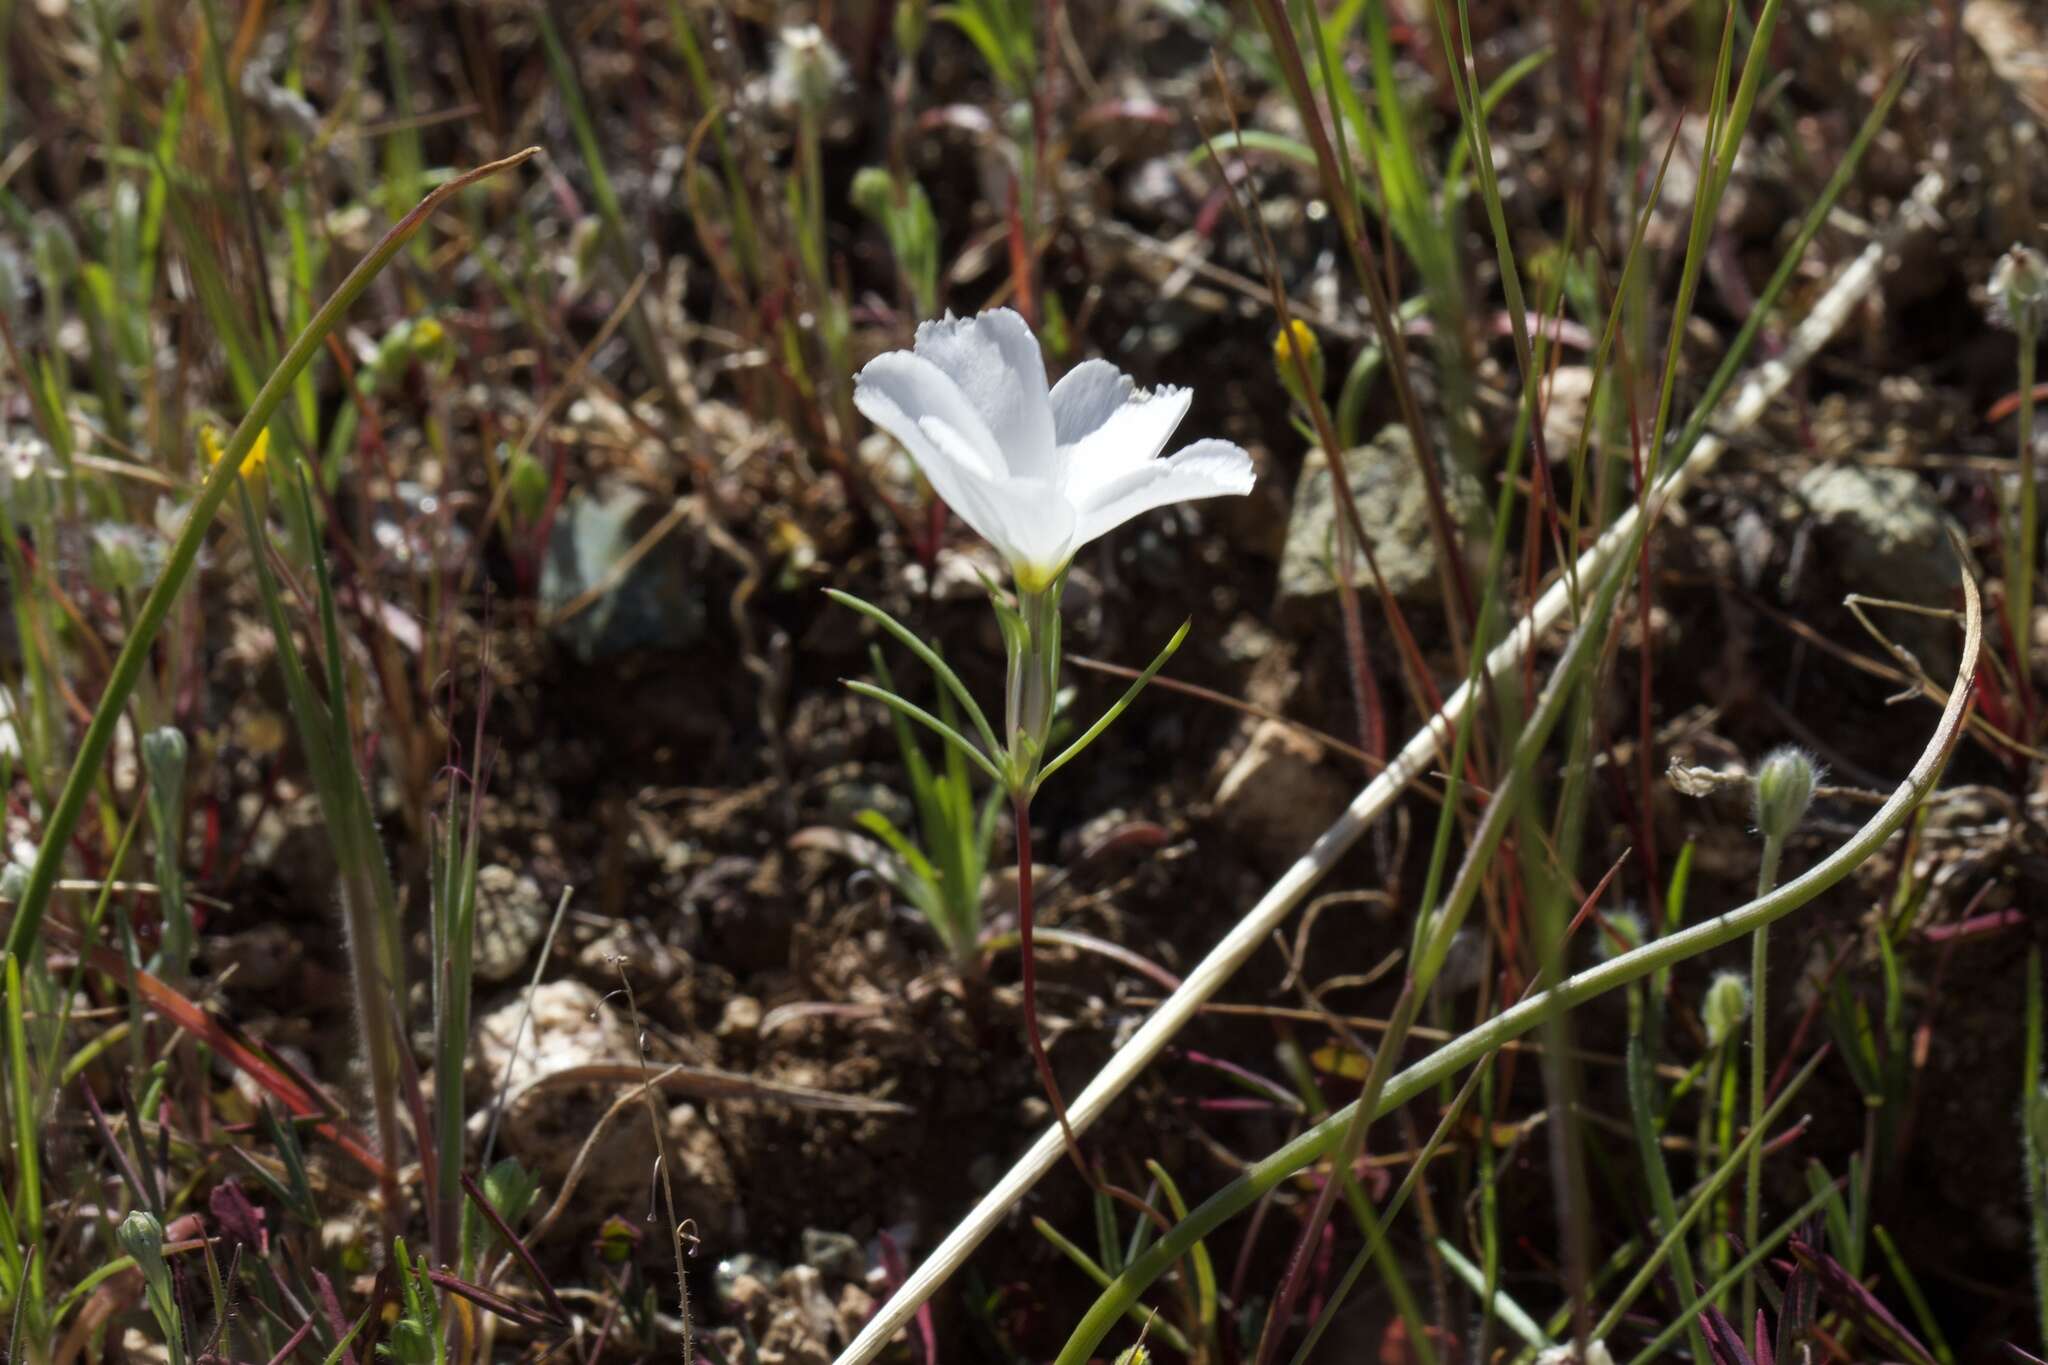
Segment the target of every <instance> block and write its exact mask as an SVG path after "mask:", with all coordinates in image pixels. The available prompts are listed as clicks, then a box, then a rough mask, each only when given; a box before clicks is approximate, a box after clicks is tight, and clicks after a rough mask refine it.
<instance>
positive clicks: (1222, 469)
mask: <svg viewBox="0 0 2048 1365" xmlns="http://www.w3.org/2000/svg"><path fill="white" fill-rule="evenodd" d="M1251 491H1252V457H1251V456H1249V455H1247V454H1245V453H1244V451H1243V450H1242V449H1241V448H1239V447H1238V446H1235V445H1232V444H1231V443H1230V442H1229V441H1197V442H1195V443H1194V444H1193V445H1191V446H1189V447H1188V448H1187V449H1186V450H1183V451H1181V452H1179V453H1178V454H1176V455H1172V456H1169V457H1168V458H1166V459H1164V460H1151V461H1148V462H1147V463H1146V464H1144V465H1143V466H1141V467H1140V468H1138V469H1134V470H1131V471H1129V472H1127V473H1125V474H1123V475H1122V476H1120V477H1118V478H1117V479H1115V480H1113V481H1112V482H1110V483H1109V484H1106V485H1104V486H1103V487H1101V488H1099V489H1097V490H1096V491H1095V493H1094V494H1093V496H1091V497H1090V498H1089V499H1087V500H1086V501H1084V502H1082V503H1080V504H1079V510H1080V514H1081V521H1080V527H1079V531H1078V534H1077V535H1076V536H1075V540H1074V544H1075V546H1076V547H1077V548H1078V547H1079V546H1082V545H1086V544H1087V543H1088V542H1089V541H1091V540H1093V539H1095V538H1096V537H1097V536H1100V535H1103V534H1105V533H1106V532H1109V531H1114V530H1115V529H1116V528H1117V527H1119V526H1121V525H1123V524H1124V523H1125V522H1127V521H1129V520H1130V519H1131V518H1132V517H1135V516H1137V515H1138V514H1139V513H1140V512H1149V511H1151V510H1152V509H1153V508H1155V507H1164V506H1166V505H1167V504H1169V503H1175V502H1191V501H1193V500H1194V499H1196V498H1220V497H1225V496H1228V495H1231V494H1242V493H1249V492H1251Z"/></svg>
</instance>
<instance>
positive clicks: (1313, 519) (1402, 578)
mask: <svg viewBox="0 0 2048 1365" xmlns="http://www.w3.org/2000/svg"><path fill="white" fill-rule="evenodd" d="M1439 456H1441V452H1439ZM1439 463H1440V467H1441V468H1442V469H1443V479H1442V484H1443V490H1444V501H1445V504H1446V510H1447V511H1448V512H1449V514H1450V517H1451V521H1452V523H1453V525H1454V527H1458V528H1462V526H1463V525H1464V523H1466V522H1467V521H1469V520H1470V519H1471V518H1472V516H1473V514H1474V513H1475V512H1476V511H1477V510H1478V508H1479V504H1480V490H1479V485H1478V483H1477V482H1476V481H1475V480H1474V479H1472V478H1471V477H1470V476H1469V475H1467V474H1465V473H1463V472H1462V471H1459V470H1456V469H1454V468H1453V467H1452V466H1451V465H1450V464H1448V463H1447V462H1443V461H1441V458H1440V460H1439ZM1343 465H1344V469H1345V472H1346V475H1347V476H1348V479H1349V482H1350V485H1351V496H1352V498H1353V499H1354V500H1355V501H1356V502H1357V504H1358V519H1359V522H1360V523H1361V524H1362V525H1363V526H1364V528H1365V534H1366V538H1367V539H1368V540H1370V541H1371V542H1372V550H1373V558H1374V559H1375V560H1377V561H1378V563H1379V569H1380V574H1381V576H1382V577H1384V578H1385V579H1386V581H1387V587H1388V588H1389V590H1391V591H1392V592H1393V594H1394V596H1395V597H1396V598H1397V599H1398V600H1400V601H1402V602H1414V603H1424V604H1426V603H1433V602H1437V601H1440V600H1441V599H1442V592H1441V590H1440V587H1439V583H1440V576H1439V574H1438V572H1437V545H1436V536H1435V533H1434V531H1433V529H1432V527H1431V525H1430V515H1429V489H1428V487H1427V485H1426V484H1425V483H1424V481H1423V477H1422V467H1421V465H1420V464H1419V463H1417V461H1416V458H1415V442H1414V440H1413V439H1412V438H1411V437H1410V436H1409V434H1408V429H1407V428H1406V427H1402V426H1389V427H1386V428H1384V429H1382V430H1381V432H1380V433H1379V435H1377V436H1375V437H1373V438H1372V440H1371V441H1370V442H1369V443H1367V444H1365V445H1362V446H1355V447H1353V448H1352V449H1350V450H1347V451H1345V452H1344V458H1343ZM1340 515H1341V513H1340V511H1339V509H1338V506H1337V493H1336V490H1335V487H1334V485H1333V484H1332V483H1331V480H1330V470H1329V466H1328V464H1327V463H1326V462H1325V461H1324V460H1323V458H1322V456H1321V455H1320V454H1316V455H1313V456H1311V457H1310V460H1309V467H1308V468H1307V470H1306V471H1304V472H1303V474H1302V476H1301V481H1300V483H1298V484H1296V485H1295V489H1294V512H1293V515H1292V516H1290V517H1289V518H1288V522H1287V545H1286V548H1285V549H1284V550H1283V551H1282V552H1281V557H1280V605H1281V607H1282V608H1283V609H1284V608H1287V607H1290V606H1293V605H1296V604H1300V603H1306V602H1309V601H1313V600H1314V599H1317V598H1320V597H1324V596H1326V595H1329V594H1333V593H1335V592H1336V591H1337V573H1336V570H1337V551H1336V547H1337V522H1338V517H1339V516H1340ZM1351 581H1352V583H1354V584H1355V585H1357V587H1358V588H1359V590H1360V591H1361V592H1362V593H1364V594H1366V595H1367V597H1368V598H1370V596H1371V594H1372V570H1371V568H1370V567H1368V565H1367V563H1366V558H1365V554H1364V552H1363V551H1362V550H1354V553H1353V556H1352V570H1351Z"/></svg>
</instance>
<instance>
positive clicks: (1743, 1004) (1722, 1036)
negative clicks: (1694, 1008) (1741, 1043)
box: [1700, 972, 1749, 1047]
mask: <svg viewBox="0 0 2048 1365" xmlns="http://www.w3.org/2000/svg"><path fill="white" fill-rule="evenodd" d="M1748 1014H1749V978H1747V977H1745V976H1744V975H1743V974H1742V973H1741V972H1721V973H1719V974H1718V975H1716V976H1715V977H1714V979H1713V981H1712V982H1711V983H1710V984H1709V985H1708V986H1707V998H1706V1000H1705V1002H1704V1003H1702V1004H1701V1006H1700V1019H1701V1021H1702V1022H1703V1023H1705V1024H1706V1026H1707V1043H1708V1045H1709V1046H1710V1047H1719V1046H1721V1045H1722V1044H1723V1043H1725V1042H1727V1041H1728V1040H1729V1039H1730V1038H1733V1037H1734V1036H1735V1032H1736V1030H1737V1029H1739V1028H1741V1027H1742V1021H1743V1020H1744V1019H1745V1018H1746V1017H1748Z"/></svg>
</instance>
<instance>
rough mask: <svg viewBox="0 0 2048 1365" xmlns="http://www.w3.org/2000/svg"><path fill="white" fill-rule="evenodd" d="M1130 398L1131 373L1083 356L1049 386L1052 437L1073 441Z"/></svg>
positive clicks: (1063, 440)
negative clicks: (1055, 382) (1050, 389)
mask: <svg viewBox="0 0 2048 1365" xmlns="http://www.w3.org/2000/svg"><path fill="white" fill-rule="evenodd" d="M1130 398H1131V377H1130V376H1129V375H1127V374H1125V373H1124V372H1123V371H1122V370H1119V369H1118V368H1117V367H1116V366H1114V365H1112V364H1110V363H1109V362H1108V361H1107V360H1084V361H1082V362H1081V363H1080V364H1078V365H1076V366H1075V367H1074V368H1073V369H1071V370H1068V371H1067V372H1066V374H1065V375H1063V376H1061V378H1060V382H1059V383H1057V384H1055V385H1053V386H1052V427H1053V439H1054V440H1055V441H1057V442H1059V443H1060V444H1061V445H1063V446H1070V445H1073V444H1074V443H1075V442H1076V441H1079V440H1080V439H1081V438H1082V437H1084V436H1087V435H1089V434H1090V433H1092V432H1094V431H1095V430H1096V428H1098V427H1100V426H1101V425H1102V424H1103V423H1104V422H1107V421H1108V420H1109V418H1110V414H1111V413H1113V412H1115V411H1116V410H1117V409H1118V408H1120V407H1122V406H1123V405H1124V404H1125V403H1128V402H1129V401H1130Z"/></svg>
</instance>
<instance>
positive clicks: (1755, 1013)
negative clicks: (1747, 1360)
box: [1741, 834, 1785, 1322]
mask: <svg viewBox="0 0 2048 1365" xmlns="http://www.w3.org/2000/svg"><path fill="white" fill-rule="evenodd" d="M1784 853H1785V839H1784V836H1783V835H1771V834H1766V835H1765V836H1764V852H1763V861H1762V862H1761V863H1759V864H1758V866H1757V872H1756V894H1757V895H1758V896H1760V897H1761V896H1767V895H1769V894H1770V892H1771V888H1773V887H1775V886H1776V885H1777V884H1778V861H1779V859H1780V858H1782V857H1783V856H1784ZM1770 964H1771V927H1770V926H1769V925H1768V924H1765V925H1762V926H1759V927H1758V929H1757V931H1756V933H1755V934H1753V935H1751V936H1750V940H1749V1126H1750V1132H1751V1133H1752V1134H1754V1133H1755V1132H1756V1130H1757V1126H1758V1125H1759V1124H1761V1123H1762V1122H1763V1119H1764V1107H1765V1106H1764V1099H1765V1093H1764V1092H1765V1091H1766V1090H1767V1089H1768V1088H1769V1079H1768V1076H1767V1075H1766V1072H1767V1069H1768V1068H1767V1063H1768V1061H1769V1059H1768V1058H1767V1057H1765V1055H1764V1052H1765V1049H1764V1038H1765V1034H1764V1023H1765V1010H1764V978H1765V975H1766V973H1767V972H1768V971H1769V969H1770ZM1743 1183H1744V1190H1743V1200H1742V1244H1743V1245H1744V1246H1746V1247H1753V1246H1755V1245H1756V1239H1757V1233H1758V1232H1759V1231H1761V1229H1762V1227H1763V1211H1764V1190H1763V1184H1764V1145H1763V1143H1761V1142H1753V1143H1751V1144H1750V1148H1749V1170H1748V1172H1747V1178H1746V1179H1745V1180H1744V1182H1743ZM1755 1320H1756V1281H1755V1280H1754V1279H1745V1280H1744V1281H1743V1282H1742V1318H1741V1321H1743V1322H1753V1321H1755Z"/></svg>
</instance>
